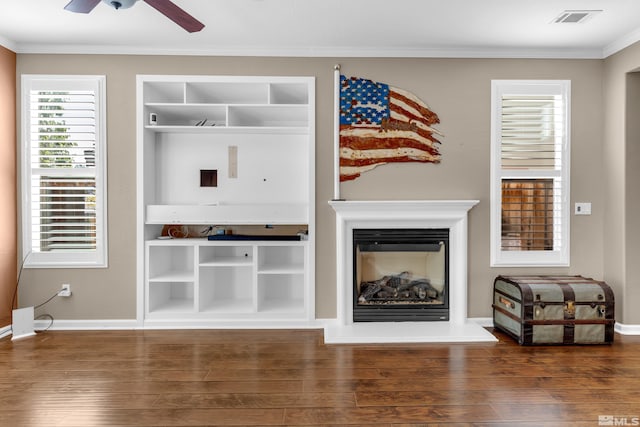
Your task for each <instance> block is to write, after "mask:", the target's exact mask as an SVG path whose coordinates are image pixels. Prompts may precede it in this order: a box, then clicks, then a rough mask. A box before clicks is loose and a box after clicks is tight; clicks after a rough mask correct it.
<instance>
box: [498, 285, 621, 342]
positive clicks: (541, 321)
mask: <svg viewBox="0 0 640 427" xmlns="http://www.w3.org/2000/svg"><path fill="white" fill-rule="evenodd" d="M493 291H494V292H493V293H494V296H493V324H494V326H495V327H496V328H497V329H500V330H501V331H503V332H505V333H506V334H508V335H510V336H511V337H513V338H514V339H516V340H517V341H518V343H519V344H522V345H531V344H604V343H611V342H613V327H614V323H615V320H614V316H615V315H614V295H613V292H612V290H611V288H610V287H609V286H608V285H607V284H606V283H604V282H599V281H596V280H593V279H587V278H584V277H582V276H498V277H496V279H495V281H494V283H493Z"/></svg>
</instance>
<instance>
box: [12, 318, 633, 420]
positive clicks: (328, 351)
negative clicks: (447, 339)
mask: <svg viewBox="0 0 640 427" xmlns="http://www.w3.org/2000/svg"><path fill="white" fill-rule="evenodd" d="M494 334H495V335H496V336H497V337H498V338H499V342H498V343H469V344H412V345H325V344H323V340H322V332H321V331H318V330H281V331H271V330H241V331H238V330H226V331H221V330H198V331H192V330H183V331H175V330H174V331H91V332H77V331H74V332H63V331H47V332H44V333H40V334H38V335H37V336H35V337H30V338H25V339H22V340H16V341H11V340H10V339H9V338H4V339H2V340H0V425H1V426H79V427H90V426H215V425H241V426H277V425H296V426H298V425H300V426H319V425H332V426H337V425H359V426H398V427H402V426H403V427H410V426H425V425H434V426H438V425H440V426H472V425H473V426H504V427H506V426H536V427H537V426H550V427H551V426H554V427H555V426H597V425H598V424H599V422H598V420H599V416H604V415H609V416H614V417H616V418H617V420H619V419H622V418H624V417H626V418H627V419H626V421H627V423H628V424H626V425H634V423H635V422H637V421H638V418H639V417H640V337H638V336H634V337H631V336H620V335H616V337H615V342H614V344H612V345H597V346H542V347H521V346H518V345H517V344H515V343H514V342H513V341H512V340H511V339H509V338H508V337H506V336H505V335H503V334H500V333H499V332H494ZM617 420H616V421H617ZM617 425H622V424H617ZM636 425H637V424H636Z"/></svg>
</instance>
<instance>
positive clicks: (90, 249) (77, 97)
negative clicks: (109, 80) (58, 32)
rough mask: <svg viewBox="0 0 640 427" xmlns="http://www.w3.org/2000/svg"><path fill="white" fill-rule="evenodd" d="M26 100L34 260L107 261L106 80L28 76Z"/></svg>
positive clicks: (28, 237)
mask: <svg viewBox="0 0 640 427" xmlns="http://www.w3.org/2000/svg"><path fill="white" fill-rule="evenodd" d="M23 102H24V103H25V105H23V109H24V110H23V111H24V113H23V114H25V115H24V118H25V126H24V129H23V135H24V136H23V158H24V160H25V165H24V171H23V175H27V176H26V177H25V178H26V179H23V189H24V193H25V195H27V194H28V204H27V205H26V206H25V207H24V212H23V229H24V230H25V233H24V240H25V241H24V247H25V251H27V249H28V251H29V252H28V253H29V256H28V258H27V262H26V265H29V266H43V267H45V266H46V267H68V266H84V267H87V266H89V267H90V266H106V224H105V221H106V215H105V212H106V200H105V196H106V193H105V188H106V187H105V176H106V174H105V172H106V169H105V167H106V163H105V158H104V157H105V156H104V153H105V144H106V138H105V132H104V126H105V123H104V78H103V77H99V76H98V77H95V76H60V77H58V76H55V77H46V76H45V77H39V76H24V78H23ZM27 183H28V188H25V186H26V185H27Z"/></svg>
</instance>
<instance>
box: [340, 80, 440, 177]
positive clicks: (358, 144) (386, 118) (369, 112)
mask: <svg viewBox="0 0 640 427" xmlns="http://www.w3.org/2000/svg"><path fill="white" fill-rule="evenodd" d="M439 122H440V119H439V118H438V116H437V115H436V113H434V112H433V111H431V110H430V109H429V107H428V106H427V105H426V104H425V103H424V102H422V101H421V100H420V99H419V98H417V97H416V96H415V95H413V94H411V93H410V92H407V91H404V90H402V89H397V88H394V87H391V86H389V85H387V84H384V83H378V82H374V81H372V80H368V79H362V78H357V77H350V78H347V77H345V76H340V181H349V180H353V179H356V178H357V177H359V176H360V174H361V173H362V172H366V171H368V170H371V169H373V168H375V167H376V166H379V165H382V164H385V163H392V162H423V163H440V153H439V151H438V148H437V146H436V144H439V143H440V141H438V140H437V139H436V137H435V136H434V134H438V135H441V134H440V133H439V132H438V131H437V130H435V129H434V128H433V127H432V125H434V124H437V123H439Z"/></svg>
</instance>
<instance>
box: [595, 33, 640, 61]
mask: <svg viewBox="0 0 640 427" xmlns="http://www.w3.org/2000/svg"><path fill="white" fill-rule="evenodd" d="M638 41H640V28H639V29H637V30H635V31H633V32H631V33H629V34H627V35H625V36H623V37H620V38H619V39H617V40H614V41H613V42H611V43H609V44H608V45H606V46H605V47H604V48H603V49H602V57H603V58H608V57H609V56H611V55H613V54H615V53H618V52H620V51H621V50H623V49H625V48H627V47H629V46H631V45H632V44H634V43H636V42H638Z"/></svg>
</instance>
